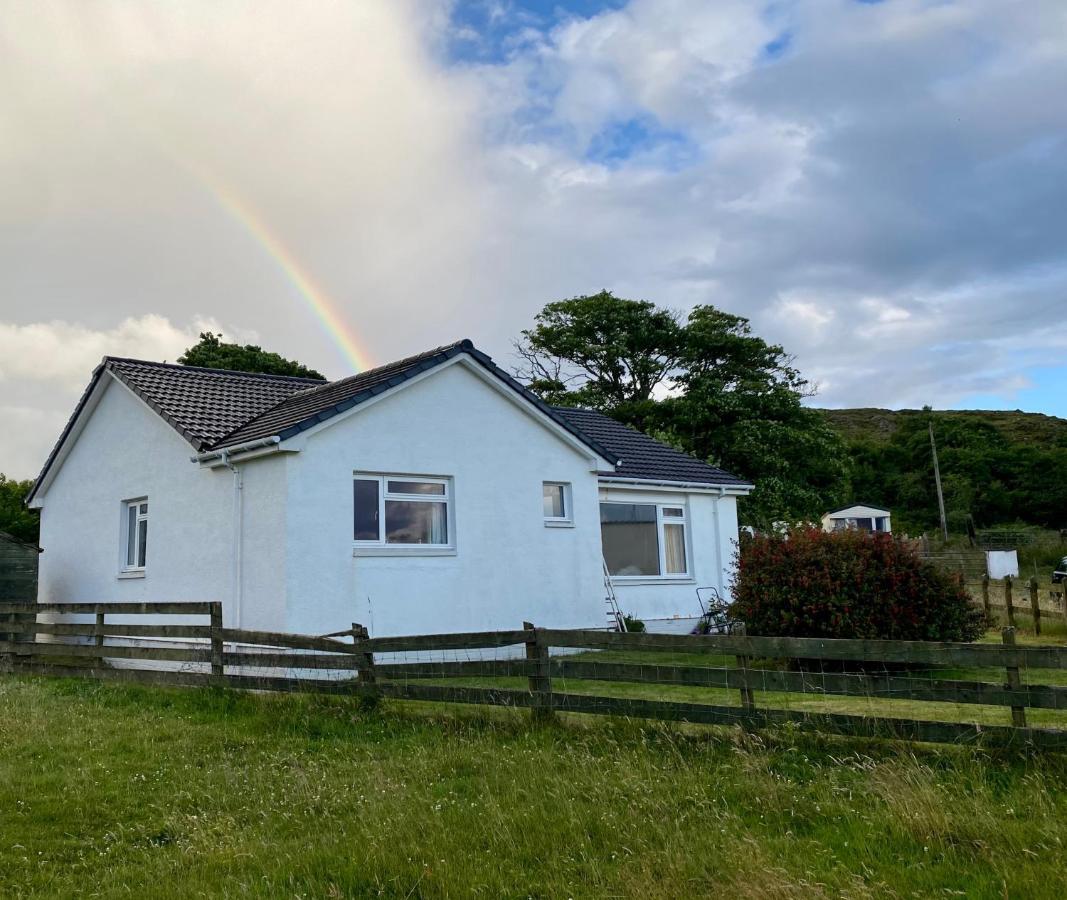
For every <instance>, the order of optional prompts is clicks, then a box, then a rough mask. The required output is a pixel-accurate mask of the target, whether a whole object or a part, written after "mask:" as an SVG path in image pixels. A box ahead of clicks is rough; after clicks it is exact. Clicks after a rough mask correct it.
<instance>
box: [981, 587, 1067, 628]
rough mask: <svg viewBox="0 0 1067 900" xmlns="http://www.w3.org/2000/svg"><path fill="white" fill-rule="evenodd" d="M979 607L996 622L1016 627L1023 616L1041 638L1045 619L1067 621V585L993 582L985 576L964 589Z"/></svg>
mask: <svg viewBox="0 0 1067 900" xmlns="http://www.w3.org/2000/svg"><path fill="white" fill-rule="evenodd" d="M964 586H965V587H966V589H967V591H968V593H970V595H971V599H972V600H974V602H975V603H976V604H981V605H982V607H983V608H984V609H985V611H986V614H987V615H988V616H989V617H990V618H991V619H992V620H994V621H996V620H997V619H999V620H1000V621H1002V622H1005V623H1007V624H1008V625H1012V626H1014V625H1015V624H1016V615H1017V614H1019V613H1021V614H1023V615H1025V616H1028V617H1029V618H1030V620H1031V621H1032V622H1033V626H1034V632H1035V633H1036V634H1041V623H1042V620H1044V619H1054V620H1058V621H1061V622H1062V621H1065V620H1067V584H1065V583H1062V582H1061V583H1060V584H1053V583H1052V582H1051V581H1050V580H1048V579H1046V580H1045V581H1043V582H1042V581H1039V580H1038V579H1037V578H1030V579H1022V578H1012V577H1011V576H1008V577H1005V578H995V579H993V578H990V577H989V576H988V575H986V576H983V577H982V578H981V579H979V580H977V581H969V582H966V583H965V585H964Z"/></svg>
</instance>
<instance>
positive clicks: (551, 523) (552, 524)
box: [545, 519, 574, 528]
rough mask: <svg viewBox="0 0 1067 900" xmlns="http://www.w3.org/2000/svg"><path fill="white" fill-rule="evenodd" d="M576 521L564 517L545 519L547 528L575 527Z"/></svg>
mask: <svg viewBox="0 0 1067 900" xmlns="http://www.w3.org/2000/svg"><path fill="white" fill-rule="evenodd" d="M573 527H574V523H573V522H571V521H569V520H566V521H565V520H563V519H559V520H556V519H545V528H573Z"/></svg>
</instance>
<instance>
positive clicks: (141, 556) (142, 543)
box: [122, 498, 148, 572]
mask: <svg viewBox="0 0 1067 900" xmlns="http://www.w3.org/2000/svg"><path fill="white" fill-rule="evenodd" d="M123 505H124V506H125V515H124V516H123V545H124V547H125V553H124V554H123V565H122V568H123V570H124V571H126V572H140V571H143V570H144V567H145V562H146V561H147V559H148V500H147V499H145V498H141V499H140V500H127V501H126V502H125V503H124V504H123Z"/></svg>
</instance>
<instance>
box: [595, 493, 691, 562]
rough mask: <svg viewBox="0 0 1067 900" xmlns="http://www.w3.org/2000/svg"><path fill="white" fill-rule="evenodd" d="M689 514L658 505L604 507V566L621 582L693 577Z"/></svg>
mask: <svg viewBox="0 0 1067 900" xmlns="http://www.w3.org/2000/svg"><path fill="white" fill-rule="evenodd" d="M685 528H686V513H685V507H682V506H659V505H657V504H655V503H601V504H600V534H601V541H602V544H603V549H604V562H605V564H606V565H607V567H608V572H609V573H610V574H611V575H614V576H618V577H621V578H649V577H653V578H654V577H671V578H677V577H680V576H685V575H688V574H689V559H688V552H687V550H686V534H685Z"/></svg>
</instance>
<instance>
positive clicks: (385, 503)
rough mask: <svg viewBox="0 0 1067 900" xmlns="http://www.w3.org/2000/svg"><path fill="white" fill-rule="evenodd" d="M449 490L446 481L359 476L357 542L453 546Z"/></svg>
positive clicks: (355, 506) (355, 485)
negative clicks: (449, 513) (450, 537)
mask: <svg viewBox="0 0 1067 900" xmlns="http://www.w3.org/2000/svg"><path fill="white" fill-rule="evenodd" d="M449 488H450V482H449V481H448V480H447V479H444V478H418V477H414V476H411V475H356V476H355V480H354V482H353V491H352V497H353V511H354V518H353V525H354V528H353V539H354V540H355V542H356V543H357V544H359V545H362V546H386V545H392V546H397V547H421V546H433V547H449V546H451V544H450V540H449V522H448V504H449V494H450V490H449Z"/></svg>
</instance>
